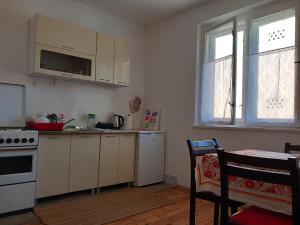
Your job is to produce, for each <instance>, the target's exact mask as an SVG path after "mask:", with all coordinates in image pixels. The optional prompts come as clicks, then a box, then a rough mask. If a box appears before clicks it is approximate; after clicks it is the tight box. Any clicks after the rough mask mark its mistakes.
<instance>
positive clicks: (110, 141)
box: [99, 134, 119, 187]
mask: <svg viewBox="0 0 300 225" xmlns="http://www.w3.org/2000/svg"><path fill="white" fill-rule="evenodd" d="M118 152H119V135H118V134H103V135H101V147H100V166H99V169H100V171H99V186H100V187H104V186H109V185H114V184H117V183H118Z"/></svg>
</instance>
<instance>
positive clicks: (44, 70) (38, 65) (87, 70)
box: [34, 44, 95, 81]
mask: <svg viewBox="0 0 300 225" xmlns="http://www.w3.org/2000/svg"><path fill="white" fill-rule="evenodd" d="M34 72H35V73H38V74H45V75H47V76H57V77H64V78H72V79H80V80H90V81H93V80H95V56H91V55H87V54H82V53H78V52H74V51H69V50H65V49H60V48H55V47H51V46H48V45H41V44H36V48H35V67H34Z"/></svg>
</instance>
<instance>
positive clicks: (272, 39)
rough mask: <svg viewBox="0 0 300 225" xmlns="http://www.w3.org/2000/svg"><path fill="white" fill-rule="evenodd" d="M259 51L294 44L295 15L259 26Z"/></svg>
mask: <svg viewBox="0 0 300 225" xmlns="http://www.w3.org/2000/svg"><path fill="white" fill-rule="evenodd" d="M258 44H259V52H266V51H271V50H275V49H279V48H286V47H291V46H294V45H295V17H290V18H287V19H283V20H279V21H276V22H273V23H268V24H266V25H262V26H259V40H258Z"/></svg>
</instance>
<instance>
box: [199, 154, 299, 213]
mask: <svg viewBox="0 0 300 225" xmlns="http://www.w3.org/2000/svg"><path fill="white" fill-rule="evenodd" d="M234 153H236V154H241V155H249V156H255V157H262V158H272V159H286V160H287V159H288V158H289V157H291V156H295V155H293V154H288V153H282V152H272V151H265V150H254V149H245V150H237V151H234ZM260 169H266V168H260ZM195 178H196V190H197V192H200V191H210V192H213V193H215V194H216V195H219V196H220V192H221V182H220V164H219V160H218V155H217V154H215V153H213V154H206V155H203V156H198V157H196V167H195ZM228 179H229V198H230V199H232V200H236V201H240V202H243V203H245V204H248V205H254V206H257V207H260V208H264V209H269V210H273V211H277V212H281V213H285V214H288V215H291V214H292V205H291V203H292V190H291V187H289V186H285V185H279V184H271V183H266V182H262V181H256V180H250V179H245V178H240V177H235V176H229V177H228Z"/></svg>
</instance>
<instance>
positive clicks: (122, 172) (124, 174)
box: [118, 134, 135, 183]
mask: <svg viewBox="0 0 300 225" xmlns="http://www.w3.org/2000/svg"><path fill="white" fill-rule="evenodd" d="M134 163H135V134H120V146H119V163H118V183H126V182H131V181H134Z"/></svg>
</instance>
